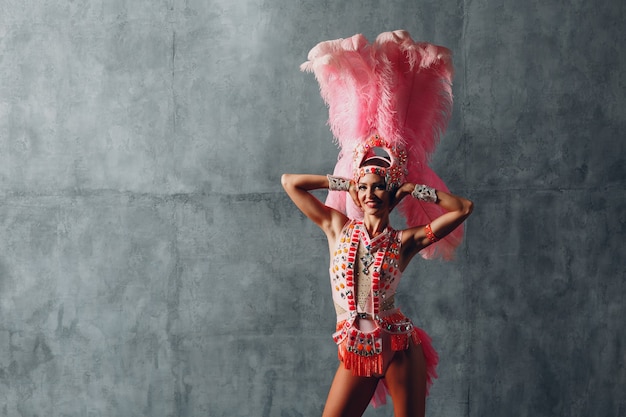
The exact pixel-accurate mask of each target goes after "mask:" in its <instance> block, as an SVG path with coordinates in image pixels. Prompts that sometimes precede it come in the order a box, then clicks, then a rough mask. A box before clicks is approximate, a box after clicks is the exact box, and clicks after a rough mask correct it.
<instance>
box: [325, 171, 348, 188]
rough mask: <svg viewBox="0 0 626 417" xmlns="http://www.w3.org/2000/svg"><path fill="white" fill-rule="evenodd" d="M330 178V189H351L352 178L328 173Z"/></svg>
mask: <svg viewBox="0 0 626 417" xmlns="http://www.w3.org/2000/svg"><path fill="white" fill-rule="evenodd" d="M326 177H327V178H328V189H329V190H330V191H348V190H350V180H348V179H346V178H342V177H335V176H334V175H330V174H328V175H326Z"/></svg>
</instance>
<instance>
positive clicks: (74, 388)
mask: <svg viewBox="0 0 626 417" xmlns="http://www.w3.org/2000/svg"><path fill="white" fill-rule="evenodd" d="M624 4H625V3H624V2H623V1H619V0H608V1H604V2H595V3H594V2H588V1H587V2H583V1H578V0H576V1H557V0H549V1H535V0H531V1H527V2H520V1H515V0H501V1H495V2H494V1H487V0H474V1H460V0H456V1H455V0H444V1H433V0H424V1H419V2H418V1H411V0H406V1H394V2H382V1H375V0H366V1H357V0H347V1H341V2H340V1H336V2H333V1H318V0H298V1H293V0H265V1H263V0H211V1H203V0H136V1H130V0H128V1H122V0H100V1H97V0H96V1H89V2H82V1H61V0H40V1H35V0H19V1H17V0H3V1H0V235H1V236H2V238H1V239H0V415H1V416H10V417H13V416H21V417H26V416H28V417H34V416H43V415H45V416H90V417H91V416H150V417H159V416H225V417H232V416H314V415H319V414H320V412H321V410H322V407H323V403H324V400H325V396H326V393H327V390H328V387H329V384H330V380H331V378H332V375H333V373H334V370H335V368H336V366H337V362H336V349H335V347H334V345H333V342H332V340H331V339H330V333H331V332H332V331H333V328H334V325H333V320H334V316H333V314H334V313H333V308H332V305H331V300H330V299H329V289H328V278H327V272H326V271H327V266H326V265H327V262H328V259H327V258H328V255H327V250H326V243H325V240H324V236H323V234H322V232H321V231H319V230H318V229H317V228H316V227H315V226H313V225H312V224H311V223H310V222H309V221H307V220H306V219H304V218H303V216H302V215H301V214H300V213H299V212H298V211H297V209H296V208H295V206H294V205H293V204H292V203H291V202H290V201H289V200H288V198H287V197H286V196H285V195H284V193H283V191H282V188H281V187H280V184H279V178H280V174H282V173H283V172H316V173H326V172H329V171H330V170H331V169H332V167H333V166H334V161H335V158H336V154H337V149H336V148H335V146H334V145H333V143H332V140H331V136H330V133H329V131H328V128H327V126H326V125H325V120H326V116H327V113H326V109H325V108H324V105H323V103H322V100H321V98H320V97H319V94H318V88H317V84H316V82H315V80H314V78H313V76H311V75H310V74H302V73H300V72H299V71H298V66H299V64H300V63H301V62H303V61H304V60H305V58H306V54H307V52H308V50H309V49H310V48H311V47H312V46H314V45H315V44H316V43H317V42H319V41H321V40H326V39H334V38H339V37H347V36H350V35H352V34H354V33H363V34H365V35H366V36H367V37H369V38H370V39H372V38H374V37H375V35H376V34H378V33H379V32H382V31H386V30H393V29H397V28H404V29H407V30H409V31H410V32H411V34H412V35H413V37H414V38H415V39H421V40H426V41H430V42H434V43H438V44H442V45H446V46H448V47H449V48H450V49H452V50H453V52H454V59H455V66H456V70H457V73H456V79H455V85H454V93H455V97H456V102H455V108H454V115H453V119H452V120H451V123H450V127H449V129H448V131H447V133H446V135H445V136H444V138H443V141H442V143H441V145H440V147H439V149H438V152H437V154H436V155H435V157H434V159H433V166H434V168H435V170H436V171H437V172H438V173H439V174H440V176H441V177H442V178H444V180H446V182H447V183H448V185H449V187H450V189H451V190H453V192H455V193H457V194H460V195H464V196H468V197H469V198H471V199H473V200H474V201H475V203H476V210H475V212H474V214H473V216H472V217H471V218H470V219H469V221H468V223H467V229H466V231H467V235H466V240H465V242H464V244H463V246H462V247H461V249H460V250H459V254H458V258H457V260H456V261H454V262H450V263H443V262H437V261H433V262H426V261H420V260H417V259H416V260H415V261H414V262H413V264H412V265H411V266H410V268H409V269H408V270H407V272H406V274H405V277H406V278H405V281H404V282H403V284H402V290H403V291H404V292H403V294H402V296H401V297H399V304H400V305H401V306H403V310H404V311H405V312H406V313H408V314H409V315H410V316H411V317H413V318H414V320H415V321H416V322H417V323H419V324H420V325H421V326H422V327H424V328H425V329H426V330H427V331H429V333H430V334H431V336H432V337H433V341H434V344H435V346H436V348H437V349H438V350H439V353H440V356H441V365H440V368H439V374H440V377H439V379H438V380H437V381H436V382H435V385H434V386H433V389H432V394H431V396H430V397H429V401H428V410H429V414H430V415H438V416H479V417H491V416H493V417H502V416H533V417H551V416H603V417H604V416H607V417H624V416H626V399H625V397H624V392H626V330H625V329H626V323H625V319H624V317H626V301H624V300H625V298H626V284H625V278H626V262H625V261H624V259H626V249H625V247H626V245H625V239H624V238H625V234H626V214H625V213H626V191H625V189H626V154H625V150H624V132H625V131H626V112H625V111H624V108H625V107H626V78H625V77H626V76H625V75H624V74H626V49H625V48H624V45H625V44H626V29H625V27H626V25H625V22H626V6H625V5H624ZM320 197H322V198H323V193H322V194H320ZM392 414H393V413H392V408H391V407H390V406H387V407H384V408H381V409H376V410H373V409H369V410H368V411H367V412H366V415H367V416H391V415H392Z"/></svg>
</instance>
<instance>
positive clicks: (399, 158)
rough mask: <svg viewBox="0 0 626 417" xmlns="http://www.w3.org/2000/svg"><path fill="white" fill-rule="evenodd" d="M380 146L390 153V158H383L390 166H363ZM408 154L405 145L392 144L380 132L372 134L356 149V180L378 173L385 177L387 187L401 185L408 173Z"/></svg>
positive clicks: (353, 164) (391, 187) (354, 174)
mask: <svg viewBox="0 0 626 417" xmlns="http://www.w3.org/2000/svg"><path fill="white" fill-rule="evenodd" d="M376 148H379V149H381V150H383V151H385V152H386V153H387V155H389V158H381V159H385V160H388V162H389V167H381V166H378V165H367V166H361V164H362V163H363V161H365V160H366V159H368V158H370V157H372V156H376V155H375V154H374V150H375V149H376ZM406 160H407V154H406V151H405V150H404V148H403V147H401V146H399V145H392V144H390V143H389V142H387V141H385V140H384V139H383V138H381V137H380V135H378V134H374V135H372V136H371V137H370V138H369V139H368V140H367V141H365V142H364V143H362V144H361V145H359V146H357V147H356V148H355V149H354V157H353V160H352V166H353V177H354V181H356V182H358V181H359V179H360V178H361V177H362V176H363V175H365V174H376V175H379V176H381V177H384V178H385V184H386V188H387V189H388V190H391V189H393V188H398V187H400V186H401V185H402V184H403V183H404V181H405V177H406V175H407V170H406Z"/></svg>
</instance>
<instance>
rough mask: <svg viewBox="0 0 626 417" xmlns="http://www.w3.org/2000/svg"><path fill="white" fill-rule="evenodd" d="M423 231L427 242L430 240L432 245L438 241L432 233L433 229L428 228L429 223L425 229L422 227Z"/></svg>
mask: <svg viewBox="0 0 626 417" xmlns="http://www.w3.org/2000/svg"><path fill="white" fill-rule="evenodd" d="M424 229H426V237H427V238H428V240H430V241H431V242H432V243H435V242H436V241H438V240H439V238H438V237H437V236H435V234H434V233H433V229H432V228H431V227H430V223H428V224H427V225H426V227H424Z"/></svg>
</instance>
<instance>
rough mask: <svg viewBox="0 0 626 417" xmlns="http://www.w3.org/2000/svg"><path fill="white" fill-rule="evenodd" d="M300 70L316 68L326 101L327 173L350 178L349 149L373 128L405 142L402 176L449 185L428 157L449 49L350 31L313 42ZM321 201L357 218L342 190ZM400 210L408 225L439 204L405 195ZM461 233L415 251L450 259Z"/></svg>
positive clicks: (430, 215)
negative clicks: (334, 150) (333, 159)
mask: <svg viewBox="0 0 626 417" xmlns="http://www.w3.org/2000/svg"><path fill="white" fill-rule="evenodd" d="M301 69H302V70H303V71H309V72H313V73H314V74H315V77H316V79H317V81H318V83H319V86H320V93H321V96H322V98H323V99H324V101H325V103H326V105H327V106H328V116H329V117H328V124H329V126H330V129H331V131H332V133H333V135H334V137H335V140H336V142H337V144H338V145H339V147H340V151H339V156H338V160H337V164H336V166H335V170H334V172H333V174H334V175H338V176H342V177H346V178H350V177H352V172H353V166H352V165H353V163H354V162H353V159H352V156H353V150H354V149H355V147H357V146H358V145H360V144H362V143H364V142H365V141H367V140H368V138H369V137H370V136H371V135H372V134H373V133H378V134H379V135H380V136H382V137H383V138H384V139H385V140H386V141H387V142H388V143H389V144H391V145H402V146H403V147H405V148H406V150H407V154H408V160H407V170H408V175H407V180H408V181H410V182H414V183H419V184H427V185H430V186H432V187H435V188H437V189H439V190H443V191H448V188H447V187H446V185H445V183H444V182H443V181H442V180H441V178H439V177H438V176H437V174H435V172H434V171H433V170H432V169H431V168H430V166H429V162H430V157H431V155H432V154H433V152H434V151H435V149H436V147H437V144H438V143H439V139H440V137H441V135H442V134H443V132H444V131H445V129H446V126H447V123H448V120H449V118H450V115H451V111H452V102H453V100H452V77H453V67H452V59H451V52H450V50H448V49H447V48H444V47H442V46H437V45H433V44H430V43H426V42H415V41H414V40H413V39H412V38H411V36H410V35H409V33H408V32H406V31H403V30H398V31H394V32H385V33H381V34H380V35H378V37H377V38H376V40H375V41H374V42H373V43H371V44H370V43H369V42H368V40H367V39H366V38H365V37H364V36H363V35H361V34H357V35H354V36H352V37H350V38H346V39H336V40H331V41H325V42H321V43H319V44H318V45H316V46H315V47H314V48H313V49H312V50H311V51H310V52H309V55H308V61H307V62H305V63H304V64H302V66H301ZM326 204H327V205H328V206H329V207H333V208H335V209H337V210H340V211H342V212H343V213H345V214H346V215H347V216H348V217H351V218H356V219H360V218H362V212H361V211H360V210H359V209H358V208H357V207H356V205H355V204H354V203H353V201H352V199H351V198H348V196H347V193H342V192H329V194H328V198H327V199H326ZM400 212H401V214H402V215H403V216H404V217H405V218H406V221H407V225H408V226H409V227H412V226H421V225H425V224H427V223H429V222H430V221H431V220H432V219H434V218H435V217H438V216H440V215H441V214H443V213H444V210H443V209H441V208H440V207H439V206H437V205H434V204H424V203H421V202H420V201H418V200H415V199H412V198H405V199H404V200H403V201H402V203H401V204H400ZM462 238H463V229H462V228H461V227H460V228H457V229H456V230H455V231H454V232H453V233H451V234H450V235H448V236H447V237H446V238H444V239H442V240H440V241H439V242H437V243H435V244H434V245H431V246H429V247H428V248H426V249H425V250H423V251H422V252H421V255H422V256H423V257H424V258H427V259H430V258H436V257H442V258H445V259H449V258H451V257H452V256H453V254H454V250H455V248H456V247H457V246H458V245H459V244H460V242H461V240H462Z"/></svg>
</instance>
